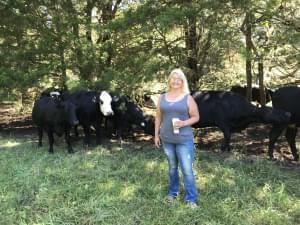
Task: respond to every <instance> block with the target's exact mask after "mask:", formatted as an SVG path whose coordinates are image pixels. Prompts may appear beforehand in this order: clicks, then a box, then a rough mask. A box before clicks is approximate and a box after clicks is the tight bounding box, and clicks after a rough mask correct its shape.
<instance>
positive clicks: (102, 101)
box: [69, 91, 113, 145]
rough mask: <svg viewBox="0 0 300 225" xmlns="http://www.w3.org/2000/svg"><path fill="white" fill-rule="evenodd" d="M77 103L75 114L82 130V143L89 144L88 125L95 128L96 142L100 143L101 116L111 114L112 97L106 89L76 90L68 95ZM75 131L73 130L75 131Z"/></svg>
mask: <svg viewBox="0 0 300 225" xmlns="http://www.w3.org/2000/svg"><path fill="white" fill-rule="evenodd" d="M69 99H70V100H71V101H72V102H73V103H74V104H76V105H77V110H76V115H77V117H78V119H79V124H80V125H81V126H82V127H83V130H84V135H85V138H84V144H86V145H89V144H90V127H91V126H93V127H94V128H95V129H96V144H97V145H98V144H100V138H101V137H100V133H101V131H100V130H101V123H102V119H103V116H110V115H113V110H112V108H111V101H112V98H111V96H110V94H109V93H108V92H106V91H101V92H100V93H99V92H96V91H77V92H75V93H73V94H71V95H70V96H69ZM76 132H77V131H76V130H75V133H76Z"/></svg>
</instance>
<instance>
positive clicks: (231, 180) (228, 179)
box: [224, 178, 236, 186]
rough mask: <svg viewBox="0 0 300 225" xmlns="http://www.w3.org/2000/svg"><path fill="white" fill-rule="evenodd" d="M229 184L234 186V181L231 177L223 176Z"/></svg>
mask: <svg viewBox="0 0 300 225" xmlns="http://www.w3.org/2000/svg"><path fill="white" fill-rule="evenodd" d="M224 181H225V182H226V183H227V184H228V185H229V186H234V185H235V184H236V183H235V181H234V180H233V179H231V178H225V180H224Z"/></svg>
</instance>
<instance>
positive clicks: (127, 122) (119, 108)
mask: <svg viewBox="0 0 300 225" xmlns="http://www.w3.org/2000/svg"><path fill="white" fill-rule="evenodd" d="M111 95H112V104H111V105H112V109H113V111H114V115H113V116H111V117H107V118H108V120H110V121H111V122H112V124H113V128H114V131H115V132H116V136H117V138H118V139H119V141H120V143H121V142H122V137H123V135H124V133H125V131H131V130H132V128H135V127H140V128H142V129H143V130H144V131H145V132H146V133H147V129H148V127H147V118H146V116H145V115H144V113H143V111H142V110H141V109H140V108H139V106H137V105H136V104H135V103H134V102H133V101H132V100H130V99H129V98H128V97H126V96H119V95H116V94H111Z"/></svg>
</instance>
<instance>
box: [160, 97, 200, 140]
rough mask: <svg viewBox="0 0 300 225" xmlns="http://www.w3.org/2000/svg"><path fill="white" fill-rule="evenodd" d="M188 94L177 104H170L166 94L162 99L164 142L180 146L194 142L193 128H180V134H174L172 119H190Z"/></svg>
mask: <svg viewBox="0 0 300 225" xmlns="http://www.w3.org/2000/svg"><path fill="white" fill-rule="evenodd" d="M188 96H189V95H188V94H187V95H185V96H184V97H183V98H182V99H181V100H179V101H176V102H168V101H167V100H166V93H165V94H163V95H162V96H161V98H160V105H159V107H160V112H161V125H160V138H161V140H162V141H163V142H168V143H174V144H179V143H182V142H184V141H190V140H193V138H194V135H193V130H192V127H191V126H185V127H181V128H179V133H178V134H174V132H173V124H172V118H179V119H180V120H187V119H189V118H190V116H189V109H188V101H187V100H188Z"/></svg>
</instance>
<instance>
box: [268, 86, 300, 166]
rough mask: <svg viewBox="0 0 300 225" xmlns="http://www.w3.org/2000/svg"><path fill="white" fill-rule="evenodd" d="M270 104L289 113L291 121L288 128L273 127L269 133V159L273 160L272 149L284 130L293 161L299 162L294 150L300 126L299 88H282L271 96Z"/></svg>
mask: <svg viewBox="0 0 300 225" xmlns="http://www.w3.org/2000/svg"><path fill="white" fill-rule="evenodd" d="M272 104H273V107H274V108H276V109H282V110H285V111H287V112H290V113H291V119H290V121H289V124H288V126H285V125H284V124H283V125H278V124H275V125H273V127H272V129H271V131H270V135H269V138H270V142H269V157H270V159H273V149H274V145H275V142H276V140H277V138H278V137H279V135H280V134H281V133H282V131H283V130H284V129H285V128H286V133H285V137H286V139H287V142H288V144H289V146H290V148H291V151H292V154H293V157H294V160H295V161H298V160H299V154H298V153H297V148H296V142H295V139H296V135H297V127H299V126H300V87H296V86H291V87H282V88H279V89H278V90H276V91H275V92H274V94H273V96H272Z"/></svg>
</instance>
